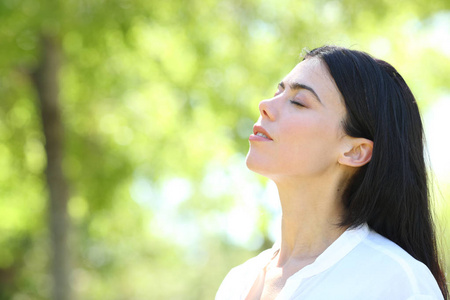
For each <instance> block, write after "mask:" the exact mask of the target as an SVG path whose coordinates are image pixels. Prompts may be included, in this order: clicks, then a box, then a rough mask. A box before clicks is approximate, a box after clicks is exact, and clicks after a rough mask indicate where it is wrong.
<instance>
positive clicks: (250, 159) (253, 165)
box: [245, 151, 270, 177]
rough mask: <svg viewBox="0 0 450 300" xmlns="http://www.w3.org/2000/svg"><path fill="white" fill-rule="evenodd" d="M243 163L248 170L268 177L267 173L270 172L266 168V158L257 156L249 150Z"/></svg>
mask: <svg viewBox="0 0 450 300" xmlns="http://www.w3.org/2000/svg"><path fill="white" fill-rule="evenodd" d="M245 163H246V165H247V168H248V169H249V170H250V171H253V172H255V173H257V174H259V175H262V176H265V177H269V176H268V175H269V174H270V172H269V170H268V166H267V165H266V164H267V161H266V160H264V159H261V158H257V157H256V156H255V155H252V154H251V153H250V151H249V153H248V154H247V157H246V159H245Z"/></svg>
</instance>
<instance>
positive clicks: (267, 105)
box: [259, 99, 275, 120]
mask: <svg viewBox="0 0 450 300" xmlns="http://www.w3.org/2000/svg"><path fill="white" fill-rule="evenodd" d="M271 104H272V101H271V99H267V100H263V101H261V102H259V113H260V114H261V117H262V118H268V119H270V120H273V119H275V114H274V111H273V107H272V105H271Z"/></svg>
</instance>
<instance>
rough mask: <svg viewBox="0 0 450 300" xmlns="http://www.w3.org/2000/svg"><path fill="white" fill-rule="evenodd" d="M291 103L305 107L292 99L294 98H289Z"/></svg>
mask: <svg viewBox="0 0 450 300" xmlns="http://www.w3.org/2000/svg"><path fill="white" fill-rule="evenodd" d="M289 101H290V102H291V103H292V104H295V105H298V106H301V107H305V106H304V105H303V104H301V103H300V102H296V101H294V100H289Z"/></svg>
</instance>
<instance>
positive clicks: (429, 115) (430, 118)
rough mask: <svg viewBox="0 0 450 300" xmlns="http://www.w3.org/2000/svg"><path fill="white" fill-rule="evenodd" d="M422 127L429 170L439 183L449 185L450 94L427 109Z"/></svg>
mask: <svg viewBox="0 0 450 300" xmlns="http://www.w3.org/2000/svg"><path fill="white" fill-rule="evenodd" d="M424 127H425V136H426V139H427V146H428V147H427V148H428V152H429V155H430V161H431V168H432V170H433V172H434V174H435V175H436V178H437V180H438V181H439V182H447V183H450V155H449V151H450V94H448V95H446V96H444V97H442V98H440V99H439V100H438V101H437V102H436V103H434V104H433V105H432V106H431V107H430V108H429V109H428V111H427V112H426V113H425V115H424Z"/></svg>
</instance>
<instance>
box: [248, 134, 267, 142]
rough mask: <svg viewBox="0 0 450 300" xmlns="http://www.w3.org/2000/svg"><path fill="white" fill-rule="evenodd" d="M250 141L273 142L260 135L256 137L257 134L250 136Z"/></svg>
mask: <svg viewBox="0 0 450 300" xmlns="http://www.w3.org/2000/svg"><path fill="white" fill-rule="evenodd" d="M248 140H249V141H260V142H270V141H272V140H271V139H269V138H265V137H263V136H259V135H256V134H252V135H250V136H249V137H248Z"/></svg>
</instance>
